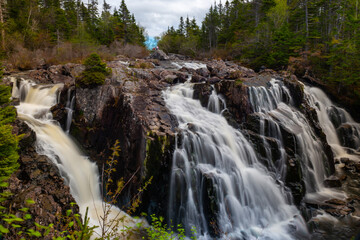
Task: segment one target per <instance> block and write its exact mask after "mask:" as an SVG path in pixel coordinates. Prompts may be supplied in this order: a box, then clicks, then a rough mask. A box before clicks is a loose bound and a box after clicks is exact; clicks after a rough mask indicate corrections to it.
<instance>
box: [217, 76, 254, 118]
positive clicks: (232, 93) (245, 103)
mask: <svg viewBox="0 0 360 240" xmlns="http://www.w3.org/2000/svg"><path fill="white" fill-rule="evenodd" d="M215 89H216V91H217V93H220V94H222V95H223V96H224V97H225V100H226V104H227V108H228V110H229V112H230V113H231V114H232V115H233V116H234V118H235V119H236V120H237V121H238V122H240V123H242V122H244V121H245V120H246V117H247V115H248V114H250V113H251V108H250V103H249V97H248V93H247V88H246V87H245V86H244V85H242V84H237V83H236V82H235V81H221V82H219V83H217V84H216V85H215Z"/></svg>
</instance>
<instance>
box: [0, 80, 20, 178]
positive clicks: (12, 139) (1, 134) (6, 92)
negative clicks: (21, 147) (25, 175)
mask: <svg viewBox="0 0 360 240" xmlns="http://www.w3.org/2000/svg"><path fill="white" fill-rule="evenodd" d="M0 75H2V74H0ZM10 90H11V88H10V87H7V86H5V85H2V84H1V82H0V106H1V109H0V178H5V179H6V178H8V177H10V175H11V174H12V173H13V172H14V171H16V169H17V168H18V167H19V164H18V162H17V160H18V158H19V154H18V152H17V150H18V142H19V138H18V137H17V136H15V135H13V134H12V130H13V128H12V126H11V125H9V124H10V123H12V122H13V121H14V120H15V117H16V111H15V109H14V108H13V107H12V106H6V104H8V103H9V102H10V96H11V93H10Z"/></svg>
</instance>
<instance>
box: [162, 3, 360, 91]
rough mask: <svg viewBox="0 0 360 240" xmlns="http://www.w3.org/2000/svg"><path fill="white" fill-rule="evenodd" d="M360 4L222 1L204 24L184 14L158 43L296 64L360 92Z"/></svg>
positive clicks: (251, 61) (256, 61) (255, 63)
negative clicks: (184, 16) (185, 16)
mask: <svg viewBox="0 0 360 240" xmlns="http://www.w3.org/2000/svg"><path fill="white" fill-rule="evenodd" d="M359 8H360V6H359V0H252V1H246V0H233V1H225V2H221V1H220V2H218V3H216V2H215V3H214V4H213V5H212V6H211V7H210V9H209V11H208V12H207V14H206V16H205V18H204V20H203V21H202V23H201V25H200V26H199V25H197V24H196V22H195V20H194V19H193V20H189V18H188V17H187V18H186V20H185V21H184V19H183V18H181V19H180V23H179V26H178V28H177V29H175V28H174V27H170V28H169V29H168V30H167V31H166V32H165V33H164V34H163V36H162V37H161V40H160V42H159V47H160V48H162V49H163V50H165V51H167V52H174V53H180V54H186V55H193V56H196V55H197V56H199V53H204V52H212V53H213V55H215V56H217V55H218V56H219V57H222V58H231V59H237V60H239V61H240V62H242V63H243V64H244V65H248V66H250V67H252V68H254V69H260V68H261V67H262V66H265V67H267V68H273V69H277V70H279V69H286V68H287V67H288V66H289V65H296V67H297V69H301V68H303V69H302V71H303V72H302V73H301V74H309V73H310V72H311V74H312V75H313V76H316V77H318V78H322V79H323V80H325V81H327V82H328V83H330V84H333V85H334V86H337V87H338V88H339V91H340V90H341V89H343V88H344V87H345V88H350V89H355V90H356V89H357V90H356V91H355V93H356V94H357V95H358V96H360V89H359V88H360V87H359V79H360V74H359V72H360V51H359V49H360V20H359V11H360V9H359ZM299 65H300V66H299Z"/></svg>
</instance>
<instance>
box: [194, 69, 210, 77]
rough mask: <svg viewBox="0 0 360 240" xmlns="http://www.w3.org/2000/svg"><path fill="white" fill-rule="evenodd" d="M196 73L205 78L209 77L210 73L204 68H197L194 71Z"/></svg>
mask: <svg viewBox="0 0 360 240" xmlns="http://www.w3.org/2000/svg"><path fill="white" fill-rule="evenodd" d="M196 73H197V74H198V75H200V76H202V77H205V78H207V77H209V76H210V71H209V70H208V69H206V68H199V69H197V70H196Z"/></svg>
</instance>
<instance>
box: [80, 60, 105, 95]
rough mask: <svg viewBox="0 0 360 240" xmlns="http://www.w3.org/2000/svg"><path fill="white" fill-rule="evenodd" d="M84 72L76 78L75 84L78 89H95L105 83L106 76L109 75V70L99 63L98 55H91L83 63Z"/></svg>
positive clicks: (102, 63)
mask: <svg viewBox="0 0 360 240" xmlns="http://www.w3.org/2000/svg"><path fill="white" fill-rule="evenodd" d="M84 65H85V71H84V72H82V74H81V75H80V76H79V77H77V78H76V84H77V85H78V86H80V87H84V88H86V87H88V88H92V87H96V86H99V85H103V84H104V83H105V78H106V76H108V75H110V73H111V69H110V68H108V67H106V63H104V62H102V61H101V58H100V56H99V55H98V54H96V53H93V54H91V55H90V56H89V57H88V58H87V59H85V61H84Z"/></svg>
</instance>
